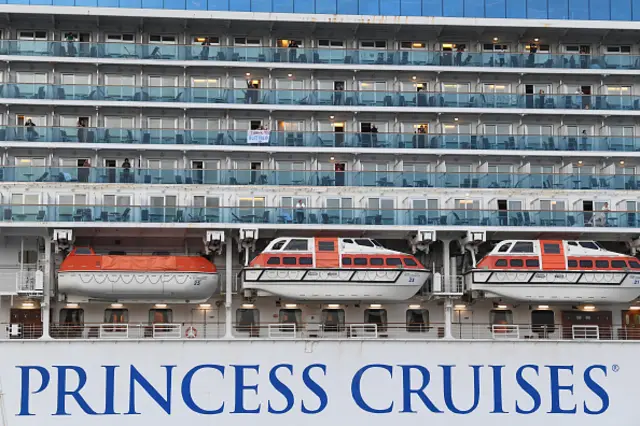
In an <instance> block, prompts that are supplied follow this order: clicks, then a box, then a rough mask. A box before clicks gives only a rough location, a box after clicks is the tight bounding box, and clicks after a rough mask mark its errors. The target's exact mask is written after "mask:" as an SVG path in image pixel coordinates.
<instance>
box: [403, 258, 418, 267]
mask: <svg viewBox="0 0 640 426" xmlns="http://www.w3.org/2000/svg"><path fill="white" fill-rule="evenodd" d="M404 264H405V265H406V266H418V262H416V261H415V260H413V259H411V258H410V257H406V258H405V259H404Z"/></svg>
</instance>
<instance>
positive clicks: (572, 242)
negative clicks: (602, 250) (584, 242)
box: [567, 241, 578, 247]
mask: <svg viewBox="0 0 640 426" xmlns="http://www.w3.org/2000/svg"><path fill="white" fill-rule="evenodd" d="M567 244H569V245H570V246H575V247H577V246H578V243H576V242H575V241H568V242H567Z"/></svg>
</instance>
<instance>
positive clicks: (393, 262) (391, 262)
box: [387, 257, 402, 266]
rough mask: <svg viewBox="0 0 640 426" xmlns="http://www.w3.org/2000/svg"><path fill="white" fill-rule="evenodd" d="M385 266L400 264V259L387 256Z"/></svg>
mask: <svg viewBox="0 0 640 426" xmlns="http://www.w3.org/2000/svg"><path fill="white" fill-rule="evenodd" d="M387 266H402V261H400V259H398V258H397V257H388V258H387Z"/></svg>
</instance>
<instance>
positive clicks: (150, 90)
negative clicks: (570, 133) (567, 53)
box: [0, 83, 640, 113]
mask: <svg viewBox="0 0 640 426" xmlns="http://www.w3.org/2000/svg"><path fill="white" fill-rule="evenodd" d="M0 95H1V97H2V98H3V99H13V100H16V101H20V100H24V101H25V102H24V103H28V104H32V103H33V101H34V100H36V101H38V100H41V101H45V100H48V101H50V100H59V101H82V102H83V104H86V105H91V104H92V103H93V102H110V103H112V102H115V103H116V104H117V103H120V102H140V103H149V104H151V105H152V104H153V103H177V104H184V107H187V106H188V107H190V108H197V107H199V106H201V105H203V104H225V105H281V106H296V107H306V106H317V107H322V109H326V110H333V109H336V107H342V109H343V110H344V109H345V108H344V107H356V106H357V107H368V108H389V107H394V108H398V109H402V108H425V109H438V110H439V109H441V108H458V109H459V108H462V109H478V108H479V109H524V110H531V111H545V110H552V111H553V110H562V112H563V113H568V111H572V110H575V111H576V112H577V113H586V112H587V111H593V110H596V111H640V96H631V95H568V94H560V95H552V94H545V95H537V94H536V95H532V94H519V93H502V94H491V93H477V92H468V93H445V92H437V91H434V92H427V91H423V92H416V91H407V92H402V91H364V90H358V91H355V90H318V89H300V90H297V89H292V90H289V89H252V88H249V89H246V88H245V89H230V88H203V87H177V86H175V87H174V86H165V87H146V86H115V85H114V86H102V85H80V84H77V85H72V84H51V85H46V84H40V83H35V84H32V83H4V84H3V85H2V87H1V93H0ZM16 103H20V102H16ZM36 103H38V102H36ZM187 104H189V105H187ZM587 105H588V108H586V107H585V106H587ZM163 107H166V105H163Z"/></svg>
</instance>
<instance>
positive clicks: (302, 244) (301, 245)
mask: <svg viewBox="0 0 640 426" xmlns="http://www.w3.org/2000/svg"><path fill="white" fill-rule="evenodd" d="M285 250H287V251H288V250H295V251H306V250H309V241H307V240H291V241H289V244H287V248H286V249H285Z"/></svg>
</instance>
